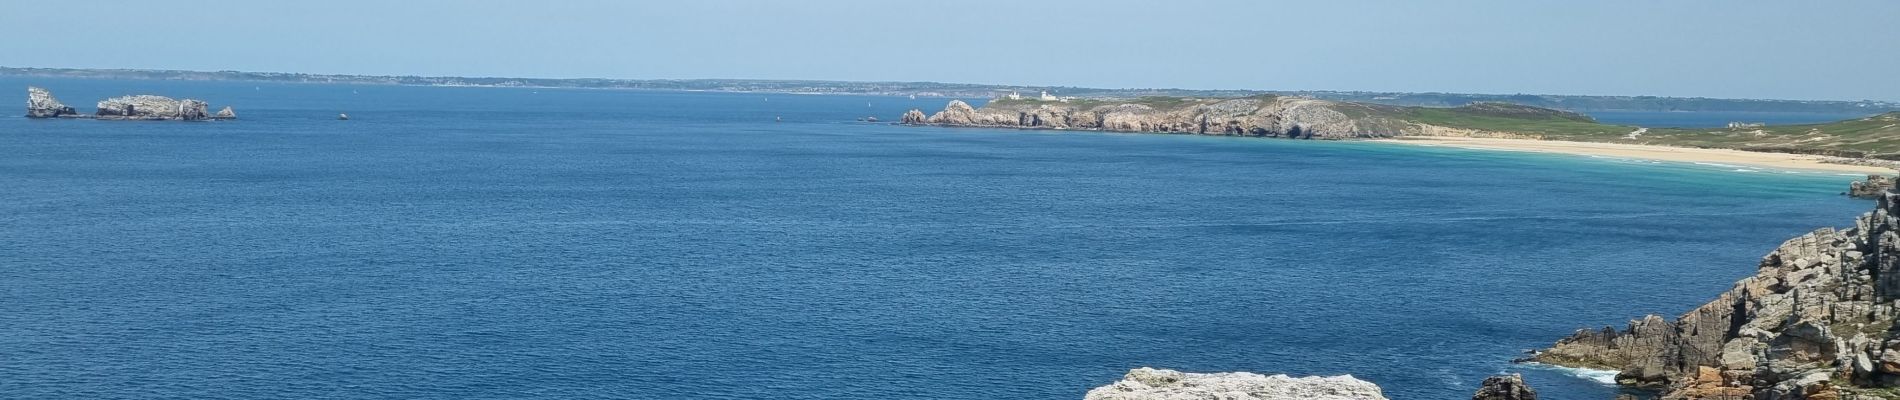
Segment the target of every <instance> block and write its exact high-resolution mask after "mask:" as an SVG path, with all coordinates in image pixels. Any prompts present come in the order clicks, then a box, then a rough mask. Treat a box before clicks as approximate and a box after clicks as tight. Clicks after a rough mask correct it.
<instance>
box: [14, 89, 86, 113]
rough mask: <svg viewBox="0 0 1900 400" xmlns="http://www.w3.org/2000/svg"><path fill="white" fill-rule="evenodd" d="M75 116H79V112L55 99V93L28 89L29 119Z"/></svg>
mask: <svg viewBox="0 0 1900 400" xmlns="http://www.w3.org/2000/svg"><path fill="white" fill-rule="evenodd" d="M73 115H79V112H78V111H73V108H72V107H69V106H67V105H66V104H63V103H60V102H59V99H55V98H53V92H48V91H46V89H41V88H37V87H32V86H27V87H26V117H27V118H58V117H64V116H73Z"/></svg>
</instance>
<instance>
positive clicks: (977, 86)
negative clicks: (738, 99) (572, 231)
mask: <svg viewBox="0 0 1900 400" xmlns="http://www.w3.org/2000/svg"><path fill="white" fill-rule="evenodd" d="M6 70H64V71H120V72H163V73H200V74H228V73H235V74H284V75H306V76H327V77H352V78H423V79H521V80H547V81H610V82H611V81H619V82H690V81H752V82H814V83H864V84H934V85H946V86H951V85H955V86H970V88H969V89H993V90H999V91H1000V90H1007V89H1056V88H1068V89H1083V90H1100V91H1183V92H1254V93H1261V94H1275V93H1365V94H1436V95H1474V96H1565V97H1608V98H1618V97H1622V98H1658V99H1691V100H1742V101H1790V102H1818V103H1882V104H1889V105H1900V100H1878V99H1856V100H1814V99H1776V98H1748V97H1706V96H1657V95H1629V94H1561V93H1521V92H1520V93H1478V92H1446V91H1430V92H1403V91H1380V90H1331V89H1307V90H1275V89H1188V88H1157V87H1149V88H1133V87H1120V88H1111V87H1088V86H1062V85H1009V84H990V83H961V82H940V81H904V80H864V81H857V80H835V79H767V78H599V77H571V78H546V77H522V76H461V75H391V74H346V73H322V72H284V71H242V70H216V71H208V70H192V69H164V68H124V67H115V68H73V67H20V66H5V65H0V71H6ZM396 85H399V86H429V85H406V84H396ZM482 86H492V85H482ZM551 88H558V87H551ZM625 89H631V88H625Z"/></svg>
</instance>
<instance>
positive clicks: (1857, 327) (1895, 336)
mask: <svg viewBox="0 0 1900 400" xmlns="http://www.w3.org/2000/svg"><path fill="white" fill-rule="evenodd" d="M1896 315H1900V194H1895V193H1893V192H1891V191H1883V192H1881V193H1880V195H1879V202H1878V205H1877V206H1876V208H1875V209H1874V210H1873V211H1872V212H1869V213H1867V214H1864V215H1862V216H1861V217H1860V218H1859V219H1858V220H1856V221H1855V224H1854V226H1853V227H1851V228H1847V229H1843V230H1835V229H1833V228H1822V229H1819V230H1816V231H1814V232H1811V233H1808V234H1806V235H1802V236H1801V237H1797V238H1794V239H1790V240H1788V241H1787V242H1786V243H1783V244H1782V245H1781V246H1780V247H1779V248H1776V249H1775V250H1774V251H1773V252H1771V253H1769V254H1768V255H1767V256H1766V257H1763V258H1762V260H1761V263H1760V264H1759V265H1758V266H1757V269H1756V273H1755V275H1754V276H1751V277H1748V278H1744V279H1742V280H1741V281H1740V282H1737V283H1736V284H1735V286H1734V287H1732V288H1731V289H1729V290H1728V291H1727V292H1724V293H1722V294H1721V295H1719V296H1717V297H1716V299H1715V300H1714V301H1710V302H1709V303H1708V304H1704V305H1702V306H1701V307H1698V308H1696V309H1695V310H1691V311H1689V312H1688V313H1686V314H1683V315H1681V316H1679V317H1677V318H1676V319H1675V320H1673V321H1670V320H1666V319H1664V318H1662V317H1659V316H1655V315H1651V316H1648V317H1645V318H1643V319H1639V320H1634V321H1631V322H1630V323H1629V325H1628V326H1627V327H1625V328H1623V329H1615V328H1610V327H1605V328H1602V329H1596V330H1580V331H1578V332H1577V333H1576V334H1574V335H1572V336H1570V337H1569V338H1566V339H1563V340H1561V341H1558V342H1557V343H1556V345H1554V346H1552V347H1551V348H1549V349H1546V350H1543V351H1540V352H1538V353H1536V354H1535V355H1534V356H1532V357H1531V359H1532V360H1534V361H1538V362H1543V363H1549V364H1556V365H1564V366H1572V367H1593V368H1608V369H1615V370H1618V371H1620V372H1619V373H1618V374H1617V382H1618V383H1621V384H1624V385H1631V386H1644V387H1654V388H1658V389H1661V390H1663V391H1664V395H1663V398H1664V399H1752V400H1784V399H1847V398H1874V397H1871V396H1875V395H1876V393H1885V394H1892V393H1900V392H1896V391H1894V389H1891V388H1895V387H1900V331H1897V330H1896V326H1895V324H1894V322H1895V317H1896Z"/></svg>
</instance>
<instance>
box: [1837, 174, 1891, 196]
mask: <svg viewBox="0 0 1900 400" xmlns="http://www.w3.org/2000/svg"><path fill="white" fill-rule="evenodd" d="M1893 183H1894V179H1893V178H1891V177H1888V176H1886V175H1868V176H1867V179H1866V180H1862V181H1855V182H1854V183H1850V184H1848V185H1847V195H1848V196H1849V197H1854V198H1861V199H1872V198H1878V197H1880V195H1881V194H1882V193H1886V192H1887V189H1892V188H1893Z"/></svg>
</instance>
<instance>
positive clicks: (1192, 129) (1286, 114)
mask: <svg viewBox="0 0 1900 400" xmlns="http://www.w3.org/2000/svg"><path fill="white" fill-rule="evenodd" d="M1447 121H1448V122H1471V123H1443V122H1447ZM1498 121H1505V122H1519V121H1532V122H1542V121H1559V122H1567V123H1570V125H1564V126H1563V127H1565V128H1571V127H1573V126H1572V125H1583V124H1589V125H1597V124H1595V122H1594V121H1593V120H1590V119H1589V117H1586V116H1583V115H1579V114H1574V113H1568V112H1563V111H1557V110H1550V109H1542V108H1536V107H1526V106H1518V105H1508V104H1492V103H1479V104H1472V105H1468V106H1464V107H1458V108H1449V109H1433V110H1425V109H1422V108H1418V107H1398V106H1387V105H1377V104H1363V103H1349V102H1336V101H1326V100H1314V99H1306V98H1296V97H1282V96H1270V95H1269V96H1253V97H1243V98H1224V99H1192V98H1164V97H1151V98H1141V99H1131V100H1073V101H1035V100H1007V99H999V100H995V101H992V102H990V103H989V104H987V105H985V106H984V107H982V108H976V107H971V106H970V104H969V103H965V102H963V101H961V100H952V101H950V103H949V104H948V105H946V106H944V109H943V111H939V112H937V113H935V114H930V115H928V116H926V115H924V112H923V110H911V111H909V112H906V113H904V115H903V116H902V117H901V118H900V119H899V122H900V123H903V124H911V125H941V126H969V127H1003V128H1032V129H1091V130H1106V131H1121V132H1151V133H1184V134H1201V135H1224V136H1257V137H1281V138H1299V139H1313V138H1319V139H1340V138H1379V137H1391V136H1404V135H1429V136H1474V137H1517V138H1532V137H1536V134H1537V132H1536V131H1535V130H1521V131H1511V130H1501V129H1491V128H1488V127H1486V126H1482V125H1487V124H1486V123H1495V122H1498ZM1606 129H1607V128H1606Z"/></svg>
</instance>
